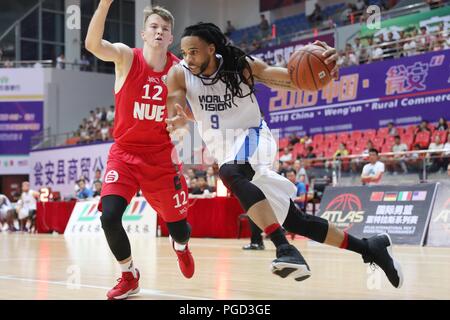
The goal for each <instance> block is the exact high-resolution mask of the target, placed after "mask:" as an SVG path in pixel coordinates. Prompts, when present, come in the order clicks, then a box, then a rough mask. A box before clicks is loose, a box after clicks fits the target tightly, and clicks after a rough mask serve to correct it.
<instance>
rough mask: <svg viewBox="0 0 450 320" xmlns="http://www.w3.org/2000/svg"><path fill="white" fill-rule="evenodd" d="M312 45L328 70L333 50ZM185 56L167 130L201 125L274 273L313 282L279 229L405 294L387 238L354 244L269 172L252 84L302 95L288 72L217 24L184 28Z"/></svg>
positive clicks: (270, 143) (267, 142)
mask: <svg viewBox="0 0 450 320" xmlns="http://www.w3.org/2000/svg"><path fill="white" fill-rule="evenodd" d="M315 44H317V45H321V46H322V47H324V48H325V49H326V51H325V52H324V56H325V58H326V60H325V62H326V63H327V64H329V63H332V62H333V61H336V59H337V54H336V50H335V49H333V48H331V47H329V46H328V45H326V44H325V43H323V42H316V43H315ZM181 52H182V54H183V58H184V60H182V61H181V62H180V64H179V65H177V66H175V67H173V68H172V69H171V70H170V71H169V74H168V78H167V86H168V90H169V95H168V101H167V104H168V106H171V107H173V106H175V107H176V109H175V110H177V113H176V114H169V119H167V120H166V122H167V130H168V131H169V132H172V131H174V130H175V129H176V128H179V127H181V126H184V125H185V123H186V120H187V119H191V120H194V121H195V122H196V123H197V125H198V129H199V132H200V135H201V136H202V138H203V140H204V142H205V144H206V146H207V148H208V149H209V151H210V153H211V154H212V155H213V156H214V157H215V158H216V159H217V160H218V163H219V166H220V170H219V175H220V177H221V179H222V181H223V182H224V184H225V185H226V186H227V187H228V188H229V189H231V190H232V192H233V193H234V194H235V195H236V197H237V198H238V199H239V201H240V203H241V205H242V207H243V208H244V210H246V212H247V213H248V215H249V216H250V218H251V219H252V220H253V221H254V222H255V223H256V224H257V225H258V226H259V227H260V228H261V229H262V230H264V232H265V233H266V234H267V235H269V236H270V237H271V240H272V242H273V243H274V245H275V246H276V248H277V251H276V256H277V258H276V259H275V260H274V261H273V262H272V272H273V273H274V274H276V275H279V276H281V277H283V278H285V277H288V276H289V277H293V278H294V279H295V280H297V281H301V280H304V279H307V278H308V277H309V276H310V275H311V271H310V268H309V266H308V264H307V263H306V262H305V260H304V259H303V257H302V256H301V254H300V252H299V251H298V250H297V249H296V248H295V247H294V246H292V245H290V244H289V243H288V241H287V240H286V237H285V236H284V233H283V231H282V228H281V226H280V224H281V225H282V226H283V228H284V229H285V230H287V231H289V232H293V233H296V234H299V235H302V236H306V237H308V238H310V239H313V240H315V241H318V242H321V243H326V244H328V245H332V246H335V247H340V248H343V249H347V250H351V251H354V252H356V253H359V254H361V255H362V257H363V260H364V262H370V263H375V264H377V265H378V266H380V267H381V268H382V269H383V270H384V272H385V273H386V275H387V277H388V279H389V281H390V282H391V284H392V285H393V286H394V287H397V288H398V287H400V286H401V285H402V273H401V270H400V267H399V264H398V263H397V262H396V261H395V260H394V259H393V258H392V256H391V245H392V243H391V240H390V238H389V236H388V235H387V234H382V235H378V236H374V237H372V238H370V239H357V238H355V237H353V236H351V235H349V234H347V233H346V232H343V231H340V230H339V229H337V228H336V227H335V226H334V225H332V224H331V223H329V222H328V221H327V220H325V219H322V218H319V217H315V216H312V215H308V214H305V213H304V212H301V211H299V210H298V209H297V208H296V206H295V205H294V202H293V201H292V198H293V197H295V191H296V188H295V186H294V184H293V183H292V182H290V181H289V180H287V179H286V178H284V177H282V176H281V175H278V174H277V173H276V172H275V171H274V170H273V169H272V164H273V162H274V159H275V155H276V153H277V146H276V143H275V140H274V138H273V137H272V135H271V132H270V130H269V128H268V127H267V125H266V123H265V122H264V121H263V120H262V118H261V113H260V109H259V105H258V102H257V100H256V97H255V95H254V84H255V81H259V82H262V83H264V84H266V85H267V86H269V87H272V88H282V89H287V90H298V88H296V87H295V86H294V85H293V84H292V83H291V80H290V77H289V74H288V70H287V69H286V68H279V67H270V66H268V65H266V64H265V63H264V62H262V61H260V60H258V59H254V58H252V57H249V56H247V55H246V54H245V53H244V52H243V51H242V50H240V49H239V48H236V47H234V46H231V45H229V44H228V42H227V39H226V37H225V36H224V34H223V33H222V32H221V30H220V29H219V28H218V27H217V26H216V25H214V24H212V23H199V24H196V25H192V26H189V27H187V28H186V29H185V30H184V33H183V36H182V39H181ZM337 72H338V70H337V68H334V69H333V70H332V76H333V77H337ZM186 100H187V101H188V103H189V106H188V107H187V106H186V103H185V101H186ZM172 109H173V108H172ZM220 136H221V137H222V139H218V137H220Z"/></svg>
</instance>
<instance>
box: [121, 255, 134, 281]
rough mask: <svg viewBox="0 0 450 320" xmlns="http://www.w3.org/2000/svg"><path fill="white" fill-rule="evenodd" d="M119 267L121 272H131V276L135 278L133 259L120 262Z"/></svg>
mask: <svg viewBox="0 0 450 320" xmlns="http://www.w3.org/2000/svg"><path fill="white" fill-rule="evenodd" d="M120 269H121V270H122V272H131V273H132V274H133V277H135V278H137V272H136V268H135V267H134V264H133V259H131V260H130V261H128V262H126V263H120Z"/></svg>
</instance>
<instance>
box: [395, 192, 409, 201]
mask: <svg viewBox="0 0 450 320" xmlns="http://www.w3.org/2000/svg"><path fill="white" fill-rule="evenodd" d="M411 199H412V192H411V191H401V192H399V194H398V198H397V201H411Z"/></svg>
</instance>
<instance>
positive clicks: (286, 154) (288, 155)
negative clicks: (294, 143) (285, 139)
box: [280, 147, 294, 163]
mask: <svg viewBox="0 0 450 320" xmlns="http://www.w3.org/2000/svg"><path fill="white" fill-rule="evenodd" d="M283 152H284V153H283V155H282V156H281V157H280V161H282V162H289V163H292V161H293V160H294V159H293V156H292V152H291V150H290V149H289V147H286V148H284V150H283Z"/></svg>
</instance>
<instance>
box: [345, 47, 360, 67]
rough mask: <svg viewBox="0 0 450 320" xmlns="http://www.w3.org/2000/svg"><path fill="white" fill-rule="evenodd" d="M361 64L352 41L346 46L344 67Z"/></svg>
mask: <svg viewBox="0 0 450 320" xmlns="http://www.w3.org/2000/svg"><path fill="white" fill-rule="evenodd" d="M358 64H359V59H358V58H357V56H356V55H355V54H354V52H353V48H352V46H351V44H350V43H347V45H346V46H345V57H344V61H343V66H344V67H349V66H355V65H358Z"/></svg>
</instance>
